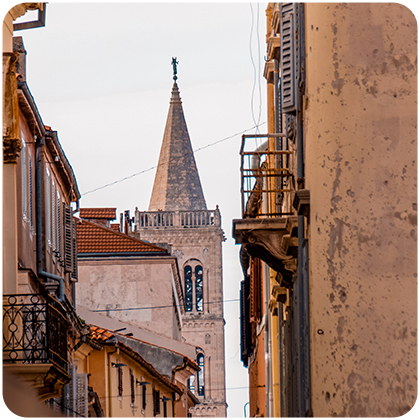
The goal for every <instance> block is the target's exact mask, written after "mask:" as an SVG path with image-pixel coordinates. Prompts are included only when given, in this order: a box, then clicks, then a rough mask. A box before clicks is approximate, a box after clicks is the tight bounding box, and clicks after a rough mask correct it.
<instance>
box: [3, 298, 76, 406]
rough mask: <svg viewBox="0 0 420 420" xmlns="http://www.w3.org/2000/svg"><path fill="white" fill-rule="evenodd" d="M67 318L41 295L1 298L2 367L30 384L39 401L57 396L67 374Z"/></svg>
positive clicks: (61, 310) (48, 299) (55, 305)
mask: <svg viewBox="0 0 420 420" xmlns="http://www.w3.org/2000/svg"><path fill="white" fill-rule="evenodd" d="M67 326H68V322H67V318H66V315H65V310H64V308H63V307H62V305H61V304H60V303H59V302H58V301H57V300H55V299H54V298H53V297H51V296H48V295H44V294H20V295H3V366H4V369H7V370H8V371H10V372H11V373H15V374H18V375H19V376H21V377H23V378H24V379H26V380H30V381H33V382H34V383H35V385H36V387H37V388H38V392H39V394H40V396H42V398H50V397H53V396H56V395H58V393H59V390H60V388H61V387H62V385H64V384H65V383H67V382H68V381H69V380H70V377H69V376H68V374H67V363H68V360H67Z"/></svg>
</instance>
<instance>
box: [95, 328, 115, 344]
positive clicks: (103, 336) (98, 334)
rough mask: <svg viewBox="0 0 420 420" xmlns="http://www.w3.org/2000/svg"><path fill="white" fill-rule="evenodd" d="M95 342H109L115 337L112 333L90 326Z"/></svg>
mask: <svg viewBox="0 0 420 420" xmlns="http://www.w3.org/2000/svg"><path fill="white" fill-rule="evenodd" d="M89 332H90V333H91V335H92V339H93V340H105V341H106V340H109V339H110V338H112V337H114V335H113V334H111V332H110V331H108V330H105V329H103V328H100V327H98V326H96V325H91V326H90V331H89Z"/></svg>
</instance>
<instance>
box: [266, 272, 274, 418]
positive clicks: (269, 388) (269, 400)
mask: <svg viewBox="0 0 420 420" xmlns="http://www.w3.org/2000/svg"><path fill="white" fill-rule="evenodd" d="M264 271H265V273H264V277H265V328H264V344H265V346H264V347H265V383H266V388H265V390H266V409H267V417H273V377H272V372H271V370H272V357H273V356H272V344H271V316H270V309H269V307H268V304H269V302H270V269H269V267H268V265H265V266H264Z"/></svg>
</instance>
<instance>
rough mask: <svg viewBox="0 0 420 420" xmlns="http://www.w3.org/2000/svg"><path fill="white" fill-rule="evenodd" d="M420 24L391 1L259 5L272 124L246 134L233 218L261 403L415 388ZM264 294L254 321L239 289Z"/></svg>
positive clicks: (409, 397) (293, 407)
mask: <svg viewBox="0 0 420 420" xmlns="http://www.w3.org/2000/svg"><path fill="white" fill-rule="evenodd" d="M416 37H417V29H416V21H415V18H414V16H413V14H412V13H411V12H410V11H409V10H408V9H407V8H405V7H404V6H402V5H398V4H389V5H379V4H374V3H371V4H355V3H346V4H331V3H328V4H322V3H308V4H297V3H275V4H269V6H268V8H267V62H266V66H265V71H264V75H265V77H266V79H267V93H268V108H267V111H268V112H267V114H268V133H267V134H266V135H265V136H262V137H264V138H263V139H262V141H261V144H260V145H259V147H257V148H255V142H254V146H253V148H251V146H249V148H247V145H249V142H248V141H247V140H248V139H247V138H244V139H243V144H242V150H241V156H242V163H243V165H242V168H243V171H242V180H243V188H242V192H243V214H242V219H238V220H235V221H234V237H235V238H236V240H237V243H240V244H242V259H241V262H242V266H243V268H244V273H245V275H244V278H245V279H244V284H245V283H247V282H248V284H249V286H248V288H246V287H244V290H245V291H244V299H243V302H244V305H243V306H244V310H243V314H242V321H241V322H242V329H243V331H244V334H243V340H242V350H243V351H242V355H243V360H244V363H247V364H248V365H249V372H250V381H253V380H255V377H256V375H259V377H262V375H263V372H262V371H264V374H265V385H266V407H265V408H266V414H267V416H272V415H276V414H277V413H279V415H280V416H285V417H287V416H308V415H313V416H316V417H330V416H339V417H346V416H350V417H356V416H363V417H370V416H383V417H386V416H399V415H403V414H405V413H407V412H408V411H409V410H410V409H411V408H412V407H413V405H414V403H415V400H416V395H417V378H416V371H417V359H416V355H417V338H416V337H417V322H416V314H417V309H416V308H417V281H416V278H417V258H416V255H417V251H416V248H417V240H416V236H417V193H416V178H417V160H416V156H417V151H416V148H417V146H416V138H417V131H416V130H417V104H416V98H417V65H416V62H417V47H416V39H417V38H416ZM253 156H254V157H255V156H257V157H258V159H255V158H253ZM257 259H261V260H262V261H263V268H262V270H261V273H255V270H253V269H252V265H253V264H255V262H256V261H257ZM256 290H257V291H256ZM258 294H263V296H265V299H263V300H262V302H263V306H264V311H265V314H266V317H262V320H261V321H259V319H258V318H257V319H255V317H254V318H253V317H252V314H253V313H254V312H253V311H254V310H255V308H254V307H252V308H251V307H247V305H246V302H247V301H249V302H250V305H251V304H253V302H255V300H256V299H258ZM262 330H263V332H262ZM265 330H267V331H266V332H264V331H265ZM256 333H259V334H260V339H261V341H262V342H264V348H265V352H266V363H264V364H261V358H260V359H258V358H257V357H256V356H255V352H256V350H255V341H254V342H253V341H252V335H253V334H256ZM261 334H262V335H261ZM264 334H265V335H264ZM249 336H251V339H250V338H249ZM276 345H277V347H276ZM257 363H258V364H257ZM277 378H278V379H277ZM250 383H251V382H250ZM250 394H251V395H250V403H251V415H256V414H257V407H256V406H257V402H258V401H259V400H258V395H256V391H255V389H254V388H251V387H250Z"/></svg>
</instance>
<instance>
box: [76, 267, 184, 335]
mask: <svg viewBox="0 0 420 420" xmlns="http://www.w3.org/2000/svg"><path fill="white" fill-rule="evenodd" d="M171 263H172V260H168V262H167V263H165V262H160V263H159V262H156V261H153V260H150V259H149V260H146V259H144V260H142V259H138V260H136V261H133V260H130V261H127V260H123V259H114V260H110V261H94V260H90V261H86V260H79V261H78V264H79V282H78V283H77V289H76V299H77V305H80V306H83V307H85V308H88V309H90V310H97V309H110V310H113V311H110V312H109V316H111V317H113V318H115V319H118V320H120V321H123V322H127V323H129V324H132V325H136V326H139V327H143V328H148V329H149V330H152V331H153V332H156V333H158V334H163V335H165V336H167V337H170V338H174V339H176V340H180V339H181V331H180V327H179V324H178V322H177V320H176V317H177V315H176V309H175V306H174V303H173V291H172V280H171V275H172V274H171V273H172V271H171V270H172V265H171ZM157 307H158V308H157ZM122 308H144V309H140V310H130V311H120V310H119V309H122ZM103 313H104V314H107V312H103Z"/></svg>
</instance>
